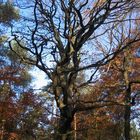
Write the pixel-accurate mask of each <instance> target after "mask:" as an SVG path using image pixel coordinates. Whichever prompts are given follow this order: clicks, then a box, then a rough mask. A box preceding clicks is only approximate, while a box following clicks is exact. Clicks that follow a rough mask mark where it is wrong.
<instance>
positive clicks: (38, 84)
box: [30, 68, 47, 89]
mask: <svg viewBox="0 0 140 140" xmlns="http://www.w3.org/2000/svg"><path fill="white" fill-rule="evenodd" d="M30 73H31V75H32V76H33V82H32V86H33V88H34V89H40V88H42V87H43V86H46V85H47V79H45V77H46V75H45V73H44V72H42V71H41V70H39V69H37V68H35V69H34V70H32V71H30Z"/></svg>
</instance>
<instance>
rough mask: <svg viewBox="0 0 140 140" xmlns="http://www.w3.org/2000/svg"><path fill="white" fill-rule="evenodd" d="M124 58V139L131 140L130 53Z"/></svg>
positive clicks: (126, 53)
mask: <svg viewBox="0 0 140 140" xmlns="http://www.w3.org/2000/svg"><path fill="white" fill-rule="evenodd" d="M124 55H125V57H124V79H125V84H126V93H125V104H126V106H125V112H124V137H125V140H130V130H131V129H130V114H131V106H130V105H131V104H130V101H131V86H130V84H129V68H130V58H129V52H127V51H126V52H125V54H124Z"/></svg>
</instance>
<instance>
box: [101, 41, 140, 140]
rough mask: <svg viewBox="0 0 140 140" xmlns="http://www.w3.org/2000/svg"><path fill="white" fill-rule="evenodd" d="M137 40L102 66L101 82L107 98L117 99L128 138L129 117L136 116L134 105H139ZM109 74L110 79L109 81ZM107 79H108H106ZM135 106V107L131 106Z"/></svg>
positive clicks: (126, 137)
mask: <svg viewBox="0 0 140 140" xmlns="http://www.w3.org/2000/svg"><path fill="white" fill-rule="evenodd" d="M138 50H139V42H137V43H135V44H133V47H131V48H127V49H126V50H124V51H122V52H121V53H120V54H119V55H118V56H117V57H116V58H115V59H114V60H113V61H110V63H109V64H108V65H106V66H105V67H102V73H103V75H102V76H101V77H102V82H104V88H103V89H104V90H105V92H106V94H110V95H109V96H110V97H109V96H108V97H107V98H110V99H113V98H114V99H115V100H118V102H120V103H121V104H124V106H122V109H123V111H124V113H123V115H124V137H125V139H127V140H130V139H131V138H130V131H131V123H130V121H131V119H132V118H133V119H134V118H136V117H137V116H136V115H135V112H137V114H138V110H137V107H136V106H139V101H138V98H139V84H140V81H139V78H140V77H139V68H140V66H139V57H138ZM110 75H111V81H110ZM108 79H109V81H108ZM133 106H135V107H133Z"/></svg>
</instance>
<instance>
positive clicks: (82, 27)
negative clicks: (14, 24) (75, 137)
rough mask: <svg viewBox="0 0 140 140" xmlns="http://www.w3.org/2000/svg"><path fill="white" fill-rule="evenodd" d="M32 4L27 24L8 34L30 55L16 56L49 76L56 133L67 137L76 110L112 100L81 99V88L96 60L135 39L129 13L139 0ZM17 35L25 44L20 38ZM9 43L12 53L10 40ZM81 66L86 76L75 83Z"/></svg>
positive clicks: (91, 79) (106, 57)
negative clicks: (57, 114) (57, 117)
mask: <svg viewBox="0 0 140 140" xmlns="http://www.w3.org/2000/svg"><path fill="white" fill-rule="evenodd" d="M33 4H34V6H33V9H32V12H33V16H32V18H31V19H29V18H27V20H26V23H27V22H28V27H27V28H24V31H23V30H22V31H21V32H19V34H17V31H16V32H14V31H13V32H12V35H13V37H14V41H15V42H17V43H18V45H19V46H20V48H21V49H23V50H24V49H25V50H26V51H28V52H29V53H30V56H29V57H22V58H21V59H22V60H23V61H24V62H26V63H28V64H31V65H35V66H36V67H38V68H39V69H40V70H42V71H44V72H45V73H46V75H47V77H48V79H49V80H50V81H51V82H50V83H49V85H48V90H49V91H48V92H49V93H50V94H52V96H53V97H54V99H55V101H56V104H57V107H58V108H59V112H60V123H59V133H60V136H59V138H58V139H62V140H69V139H72V138H71V131H72V126H71V124H72V121H73V118H74V114H75V113H76V112H79V111H84V110H91V109H94V108H96V107H98V106H100V107H102V106H104V105H112V104H115V103H114V102H113V103H112V102H103V103H102V104H98V103H99V102H95V101H94V100H90V101H87V102H85V101H84V100H81V98H80V96H81V95H83V94H85V91H84V90H85V89H86V88H87V86H86V85H89V84H91V83H95V82H96V80H97V79H98V76H97V74H98V69H99V68H100V67H101V66H103V65H105V64H107V63H108V62H109V61H111V60H113V59H114V58H115V57H116V56H117V55H118V54H119V53H120V52H121V51H122V50H125V49H126V48H127V47H130V46H132V44H133V43H134V42H137V41H139V36H138V35H139V32H137V33H136V34H134V35H133V36H131V32H132V30H133V28H134V26H131V25H132V24H133V20H135V17H134V16H133V20H132V17H131V15H133V14H131V13H132V12H133V13H134V12H135V11H134V10H135V8H138V7H139V2H138V1H135V0H130V1H121V0H114V1H112V0H107V1H101V0H99V1H89V0H86V1H82V0H81V1H77V0H69V1H63V0H62V1H59V0H57V1H54V0H50V1H49V2H46V1H44V0H41V1H38V0H35V1H33ZM29 7H30V8H31V6H29ZM24 20H25V18H24ZM122 25H123V28H121V27H122ZM128 26H129V28H130V29H129V30H125V38H124V37H123V35H124V29H126V28H125V27H127V28H128ZM26 29H27V30H26ZM108 35H110V38H109V40H107V36H108ZM21 40H22V41H25V42H26V44H25V45H23V44H21V43H20V42H21ZM126 40H128V41H127V42H126ZM108 42H109V43H108ZM107 43H108V44H107ZM9 45H10V48H11V50H13V51H14V52H15V53H16V51H15V50H14V49H13V46H12V41H10V42H9ZM114 48H115V49H114ZM16 54H17V53H16ZM17 55H18V54H17ZM19 57H20V55H19ZM80 72H83V73H85V74H86V75H87V76H86V79H85V81H80V82H78V83H77V78H78V77H79V74H80ZM87 73H88V74H87ZM99 101H100V100H99Z"/></svg>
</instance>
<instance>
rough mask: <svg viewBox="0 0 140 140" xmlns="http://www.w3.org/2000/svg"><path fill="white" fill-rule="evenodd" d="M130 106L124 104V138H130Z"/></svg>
mask: <svg viewBox="0 0 140 140" xmlns="http://www.w3.org/2000/svg"><path fill="white" fill-rule="evenodd" d="M130 111H131V109H130V107H129V106H126V107H125V115H124V119H125V122H124V137H125V140H130V130H131V129H130Z"/></svg>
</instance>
